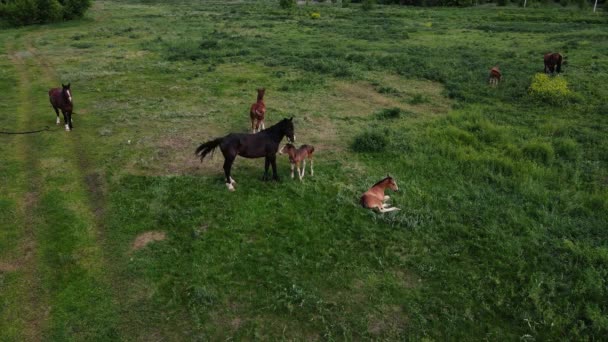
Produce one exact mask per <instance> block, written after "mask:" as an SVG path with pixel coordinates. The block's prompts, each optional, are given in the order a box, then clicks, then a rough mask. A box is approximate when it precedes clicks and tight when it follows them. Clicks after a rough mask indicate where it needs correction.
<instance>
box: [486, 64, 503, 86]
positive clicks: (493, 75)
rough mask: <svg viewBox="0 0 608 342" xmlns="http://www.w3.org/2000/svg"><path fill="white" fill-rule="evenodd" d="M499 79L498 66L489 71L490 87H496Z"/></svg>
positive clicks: (500, 75) (500, 76)
mask: <svg viewBox="0 0 608 342" xmlns="http://www.w3.org/2000/svg"><path fill="white" fill-rule="evenodd" d="M501 78H502V73H501V72H500V69H499V68H498V65H497V66H495V67H493V68H492V69H490V77H489V82H490V85H491V86H497V85H498V82H500V79H501Z"/></svg>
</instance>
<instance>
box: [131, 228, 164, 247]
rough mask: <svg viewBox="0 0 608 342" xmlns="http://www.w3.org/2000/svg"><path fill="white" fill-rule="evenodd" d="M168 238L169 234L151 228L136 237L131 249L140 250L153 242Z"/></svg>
mask: <svg viewBox="0 0 608 342" xmlns="http://www.w3.org/2000/svg"><path fill="white" fill-rule="evenodd" d="M166 238H167V234H165V232H163V231H160V230H151V231H148V232H144V233H141V234H139V235H137V237H135V240H134V241H133V243H132V244H131V251H137V250H140V249H142V248H144V247H146V246H147V245H148V244H150V243H152V242H155V241H163V240H164V239H166Z"/></svg>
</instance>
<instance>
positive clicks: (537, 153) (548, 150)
mask: <svg viewBox="0 0 608 342" xmlns="http://www.w3.org/2000/svg"><path fill="white" fill-rule="evenodd" d="M522 152H523V154H524V156H526V157H527V158H529V159H531V160H533V161H536V162H538V163H542V164H550V163H551V162H552V161H553V158H554V157H555V152H554V151H553V147H552V146H551V145H550V144H547V143H544V142H539V141H532V142H529V143H527V144H526V145H524V147H523V148H522Z"/></svg>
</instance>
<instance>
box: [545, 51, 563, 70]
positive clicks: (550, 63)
mask: <svg viewBox="0 0 608 342" xmlns="http://www.w3.org/2000/svg"><path fill="white" fill-rule="evenodd" d="M555 71H557V73H558V74H559V73H560V72H562V55H560V54H559V53H557V52H556V53H551V52H549V53H548V54H546V55H545V74H548V73H549V72H551V73H553V72H555Z"/></svg>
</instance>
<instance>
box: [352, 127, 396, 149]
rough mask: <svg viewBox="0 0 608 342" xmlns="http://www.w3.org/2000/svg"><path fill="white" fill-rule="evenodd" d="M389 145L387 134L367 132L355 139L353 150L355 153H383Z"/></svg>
mask: <svg viewBox="0 0 608 342" xmlns="http://www.w3.org/2000/svg"><path fill="white" fill-rule="evenodd" d="M387 145H388V138H387V136H386V132H377V131H367V132H363V133H361V134H359V135H357V136H356V137H355V139H354V140H353V143H352V144H351V148H352V150H353V151H355V152H382V151H384V150H385V149H386V147H387Z"/></svg>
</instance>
